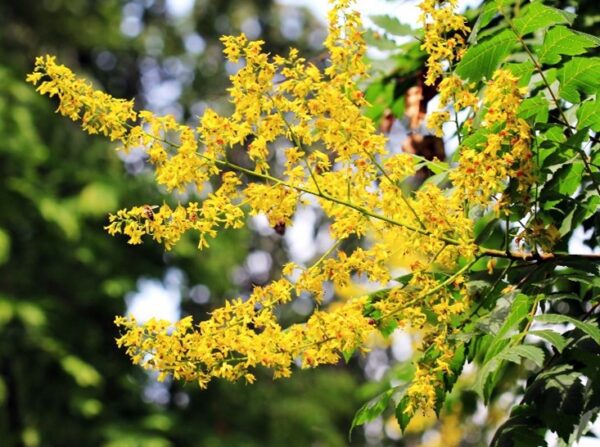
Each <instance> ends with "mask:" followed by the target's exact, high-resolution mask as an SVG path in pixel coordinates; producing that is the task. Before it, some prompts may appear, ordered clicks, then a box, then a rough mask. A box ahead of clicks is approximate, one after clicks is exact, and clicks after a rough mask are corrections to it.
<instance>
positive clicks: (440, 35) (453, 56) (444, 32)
mask: <svg viewBox="0 0 600 447" xmlns="http://www.w3.org/2000/svg"><path fill="white" fill-rule="evenodd" d="M456 3H457V1H456V0H423V1H422V2H421V3H420V4H419V9H421V15H420V17H419V22H420V23H421V25H423V28H424V30H425V34H424V36H423V44H422V45H421V49H422V50H425V52H426V53H427V54H428V57H427V63H426V65H427V75H426V77H425V84H427V85H434V84H435V82H436V80H437V79H438V78H439V77H440V76H441V75H442V73H443V72H444V70H445V69H448V68H449V67H450V65H451V64H453V63H455V62H457V61H459V60H460V58H461V57H462V55H463V53H464V51H465V48H466V41H465V37H466V35H467V34H468V33H469V32H470V31H471V30H470V28H469V27H468V26H467V24H466V19H465V18H464V17H463V16H461V15H459V14H456V13H455V9H456Z"/></svg>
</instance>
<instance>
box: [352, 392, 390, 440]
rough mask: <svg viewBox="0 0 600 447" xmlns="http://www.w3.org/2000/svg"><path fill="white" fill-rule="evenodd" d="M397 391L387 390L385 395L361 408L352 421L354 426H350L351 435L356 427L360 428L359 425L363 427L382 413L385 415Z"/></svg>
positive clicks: (382, 394)
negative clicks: (384, 412)
mask: <svg viewBox="0 0 600 447" xmlns="http://www.w3.org/2000/svg"><path fill="white" fill-rule="evenodd" d="M396 391H397V389H396V388H390V389H389V390H385V391H384V392H383V393H381V394H380V395H378V396H376V397H375V398H373V399H371V400H370V401H369V402H367V403H366V404H364V405H363V406H362V407H360V408H359V409H358V411H357V412H356V414H355V415H354V419H352V425H351V426H350V434H351V433H352V430H353V429H354V427H358V426H359V425H363V424H364V423H365V422H369V421H372V420H373V419H375V418H376V417H377V416H379V415H380V414H381V413H383V411H384V410H385V409H386V408H387V406H388V404H389V403H390V399H391V398H392V396H393V395H394V393H395V392H396Z"/></svg>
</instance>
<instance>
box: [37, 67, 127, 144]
mask: <svg viewBox="0 0 600 447" xmlns="http://www.w3.org/2000/svg"><path fill="white" fill-rule="evenodd" d="M27 82H31V83H32V84H33V85H36V86H37V89H36V90H37V91H38V92H39V93H40V94H42V95H48V96H50V97H53V96H57V97H58V100H59V106H58V109H57V112H59V113H60V114H61V115H63V116H67V117H69V118H71V119H72V120H73V121H77V120H81V123H82V127H83V129H84V130H85V131H86V132H88V133H90V134H98V133H99V134H102V135H104V136H106V137H109V138H110V140H111V141H114V140H123V138H124V137H125V134H126V133H127V122H128V121H129V120H135V119H136V113H135V111H134V110H133V101H126V100H124V99H115V98H113V97H112V96H110V95H108V94H106V93H104V92H101V91H99V90H95V89H94V88H93V87H92V85H91V84H90V83H89V82H87V81H85V80H84V79H81V78H78V77H76V76H75V75H74V74H73V72H72V71H71V70H69V69H68V68H67V67H65V66H64V65H60V64H57V63H56V58H55V57H54V56H40V57H38V58H36V60H35V69H34V71H33V72H32V73H30V74H29V75H28V76H27Z"/></svg>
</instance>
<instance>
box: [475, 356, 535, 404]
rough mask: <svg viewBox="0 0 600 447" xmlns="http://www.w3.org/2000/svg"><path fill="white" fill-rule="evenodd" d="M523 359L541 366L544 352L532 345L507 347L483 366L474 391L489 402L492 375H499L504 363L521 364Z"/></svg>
mask: <svg viewBox="0 0 600 447" xmlns="http://www.w3.org/2000/svg"><path fill="white" fill-rule="evenodd" d="M522 358H526V359H529V360H531V361H532V362H533V363H535V364H536V365H538V366H541V365H542V364H543V363H544V351H542V350H541V349H540V348H538V347H537V346H531V345H517V346H510V345H507V346H505V347H504V348H503V349H502V351H500V352H499V353H498V354H497V355H495V356H493V357H491V358H490V360H489V361H488V362H486V363H484V364H483V367H482V368H481V370H480V371H479V373H478V374H477V378H476V379H475V384H474V385H473V389H474V391H475V392H476V393H477V394H479V395H480V396H481V397H483V399H484V400H485V401H486V402H487V400H488V398H489V395H490V394H491V392H492V390H493V386H486V383H487V382H488V379H489V378H490V375H491V374H492V373H494V374H497V372H498V371H499V370H500V367H501V366H502V362H503V361H509V362H513V363H517V364H519V363H520V362H521V359H522Z"/></svg>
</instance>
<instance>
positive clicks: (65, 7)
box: [0, 0, 597, 447]
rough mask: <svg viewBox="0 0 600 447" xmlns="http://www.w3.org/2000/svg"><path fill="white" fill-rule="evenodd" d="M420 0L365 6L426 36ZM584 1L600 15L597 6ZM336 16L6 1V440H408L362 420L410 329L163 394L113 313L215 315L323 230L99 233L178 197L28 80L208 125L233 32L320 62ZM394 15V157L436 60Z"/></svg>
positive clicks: (381, 68)
mask: <svg viewBox="0 0 600 447" xmlns="http://www.w3.org/2000/svg"><path fill="white" fill-rule="evenodd" d="M414 3H415V2H406V1H400V2H398V1H397V2H390V1H387V2H386V1H383V0H381V1H379V0H378V1H371V0H369V1H366V0H363V1H362V2H359V6H360V8H361V9H362V10H363V12H366V13H367V14H390V15H391V16H394V17H401V18H402V21H403V22H405V23H412V24H414V23H415V20H416V17H417V11H416V8H415V6H414ZM462 3H463V7H466V6H468V5H471V6H473V5H476V4H478V3H479V2H478V1H471V2H462ZM582 3H585V4H586V5H587V4H589V5H592V6H591V8H594V6H593V4H594V1H593V0H592V1H590V2H582ZM326 9H327V2H326V1H325V0H321V1H312V2H304V1H300V0H286V1H272V0H236V1H233V0H212V1H209V0H132V1H125V0H102V1H95V0H19V1H11V0H3V1H0V446H1V447H5V446H7V447H10V446H23V447H45V446H52V447H55V446H56V447H61V446H67V447H68V446H86V447H87V446H103V447H138V446H139V447H168V446H182V447H183V446H202V447H213V446H214V447H219V446H247V447H252V446H283V445H286V446H288V447H295V446H299V447H303V446H344V445H365V444H370V445H405V444H404V443H405V442H408V441H398V438H399V431H398V428H397V424H394V423H393V420H394V418H393V416H392V417H391V418H390V419H388V420H381V419H379V420H377V421H376V422H375V423H372V424H370V425H368V426H367V427H366V428H365V429H364V430H363V429H362V428H360V429H357V430H355V431H354V433H353V436H352V440H351V441H349V440H348V429H349V427H350V425H351V421H352V418H353V416H354V413H355V411H356V410H357V409H358V408H359V407H360V405H362V404H363V403H364V402H365V401H366V400H367V399H369V398H370V397H372V396H373V395H375V394H376V392H377V390H378V387H379V385H378V384H377V382H376V380H380V379H382V378H383V377H385V378H387V379H388V380H391V379H390V377H391V378H392V379H393V378H394V377H397V376H399V375H400V374H401V371H402V370H401V368H402V362H403V361H406V360H407V359H408V358H409V357H410V354H411V348H410V339H407V337H406V336H403V335H402V334H397V336H396V335H395V336H394V337H392V340H391V343H390V344H389V345H387V346H382V347H379V348H375V349H374V350H373V351H372V352H371V353H370V354H369V355H368V356H367V357H364V358H361V359H353V360H352V361H351V362H350V364H349V365H348V366H346V365H340V366H334V367H328V368H321V369H319V370H316V371H299V370H298V371H296V372H295V374H294V377H293V379H291V380H280V381H276V382H273V381H272V380H271V378H270V375H269V373H268V372H264V373H261V374H260V375H259V380H258V381H257V383H256V384H254V385H252V386H246V385H244V384H230V383H225V382H214V383H211V386H210V387H209V389H208V390H206V391H202V392H201V391H200V390H199V389H198V388H197V386H196V385H195V384H190V385H184V384H181V383H173V382H171V381H168V380H167V381H166V382H164V383H158V382H157V381H156V380H155V377H153V376H150V375H148V374H147V373H145V372H144V371H142V370H141V369H140V368H137V367H134V366H132V365H131V364H130V363H129V361H128V359H127V358H126V356H125V355H124V354H123V352H120V351H119V350H118V349H117V347H116V345H115V342H114V339H115V337H116V336H118V333H117V331H116V329H115V327H114V326H113V323H112V322H113V319H114V317H115V315H119V314H124V313H127V312H132V313H134V314H135V315H136V316H137V317H138V318H139V319H141V320H145V319H148V318H150V317H152V316H157V317H161V318H166V319H170V320H176V319H178V318H180V316H182V315H189V314H191V315H194V316H195V318H196V319H202V318H204V316H205V315H206V313H207V312H209V311H210V310H211V309H212V308H214V307H216V306H219V305H220V304H221V303H222V302H223V300H224V299H225V298H231V297H234V296H239V295H242V296H243V295H246V294H248V293H249V291H250V290H251V287H252V285H253V284H264V283H266V282H268V281H269V280H270V279H272V278H273V277H274V275H275V272H276V271H277V269H278V268H279V266H280V265H281V264H282V262H283V261H284V260H286V259H288V258H292V259H293V260H295V261H296V262H299V263H307V262H310V261H311V260H312V259H314V258H315V257H316V256H318V255H319V253H321V252H322V251H323V250H324V249H325V248H327V247H328V246H329V244H330V241H329V239H328V236H327V228H326V225H325V223H324V222H322V221H321V220H320V216H319V215H318V213H317V212H316V211H315V210H314V209H312V208H311V207H310V206H307V207H305V208H303V209H301V210H300V211H299V213H298V216H297V219H298V225H296V224H295V225H294V226H292V227H290V228H288V229H287V230H286V232H285V234H284V235H280V234H278V233H276V232H275V231H274V230H273V229H271V228H270V227H269V226H268V224H267V223H266V220H261V219H260V218H257V219H254V220H253V221H252V222H251V223H250V225H249V228H248V229H246V230H243V231H237V232H225V233H223V234H222V235H221V236H220V237H219V238H217V239H216V240H215V241H213V242H212V244H211V248H210V249H209V250H205V251H203V252H202V253H199V252H198V251H197V249H196V241H195V240H194V239H193V238H184V240H182V241H181V242H180V243H179V244H178V245H177V246H176V247H175V249H174V250H173V251H171V252H168V253H165V252H164V250H163V249H162V248H161V247H160V246H157V245H156V244H153V243H146V244H144V245H141V246H130V245H127V244H126V243H125V240H124V239H122V238H111V237H109V236H108V235H107V233H106V232H105V231H104V230H103V226H104V225H106V214H107V213H108V212H110V211H114V210H116V209H119V208H123V207H129V206H132V205H135V204H141V203H161V202H162V201H163V200H164V199H165V198H164V196H163V195H161V191H159V190H158V189H157V188H156V186H155V185H154V183H153V181H152V175H151V173H150V171H149V169H148V167H147V165H146V163H145V161H144V157H143V154H141V153H137V152H135V151H134V152H132V153H131V154H130V155H128V156H126V157H123V156H119V155H118V154H117V153H116V152H115V151H114V150H113V147H112V146H111V145H110V144H109V143H107V141H106V140H104V139H103V138H96V137H91V136H89V135H86V134H84V133H83V132H82V131H81V130H80V129H79V127H78V126H77V125H76V124H74V123H72V122H70V121H69V120H66V119H64V118H61V117H59V116H57V115H56V114H54V112H53V110H54V108H55V104H53V103H52V102H51V101H48V100H47V98H42V97H40V96H39V95H38V94H37V93H35V91H34V89H33V88H31V86H29V85H27V84H25V82H24V78H25V76H26V74H27V73H28V72H29V71H30V70H31V69H32V65H33V60H34V58H35V56H38V55H41V54H45V53H50V54H55V55H57V59H58V60H59V61H60V62H61V63H64V64H66V65H68V66H69V67H71V68H72V69H73V70H74V71H76V72H78V73H80V74H82V75H84V76H86V77H87V78H88V79H90V80H92V81H93V82H94V83H95V84H96V85H97V86H98V87H99V88H102V89H104V90H106V91H107V92H109V93H111V94H112V95H114V96H117V97H123V98H135V99H136V104H137V106H138V107H139V108H148V109H151V110H153V111H154V112H156V113H159V114H166V113H171V114H173V115H175V116H176V117H177V118H178V119H179V120H181V121H185V122H189V123H191V124H194V123H195V122H196V121H197V118H198V116H199V115H201V114H202V113H203V111H204V110H205V108H206V107H208V106H210V107H213V108H215V109H217V110H218V111H221V112H226V111H227V109H228V104H227V98H226V97H225V96H224V95H223V94H224V92H225V89H226V88H227V86H228V82H227V76H228V75H229V74H231V73H233V72H234V71H235V70H236V69H237V67H236V66H234V65H232V64H229V63H228V64H226V63H225V62H224V59H223V57H222V55H221V49H222V47H221V44H220V42H219V40H218V39H219V37H220V36H221V35H222V34H237V33H239V32H244V33H246V35H247V36H248V37H249V38H251V39H258V38H260V39H264V40H265V41H266V42H267V49H268V51H270V52H272V53H279V52H286V51H287V48H288V47H290V46H295V47H298V48H299V49H300V50H301V52H302V53H303V54H305V55H307V57H308V58H310V57H312V56H317V55H319V54H320V53H321V52H322V41H323V39H324V37H325V32H326V27H325V24H324V17H325V12H326ZM596 10H597V8H596ZM596 10H594V11H596ZM396 21H397V19H396ZM393 23H395V22H393ZM393 23H392V24H391V25H390V23H389V22H385V21H383V22H382V21H381V20H375V21H371V20H369V19H367V24H368V25H369V26H370V27H372V28H374V29H375V31H370V32H369V34H368V36H367V37H368V39H369V41H370V43H371V44H372V45H373V49H372V50H371V56H372V57H373V58H374V59H375V62H374V65H375V68H376V70H377V73H378V75H377V76H376V77H375V78H374V79H375V80H374V81H373V83H372V84H371V85H370V87H369V88H370V91H369V95H370V98H369V99H370V100H371V101H372V102H373V104H374V107H373V108H372V110H370V111H369V113H371V115H372V116H373V118H374V119H376V120H378V121H379V120H382V123H383V124H382V130H384V131H386V132H390V135H391V136H392V142H393V144H394V145H395V146H394V148H395V149H394V150H399V148H400V145H401V144H403V142H402V141H399V140H398V139H406V132H405V130H406V129H404V130H403V129H402V120H403V119H404V121H405V122H406V121H407V119H406V116H407V114H408V113H409V111H408V110H406V109H405V106H406V105H407V104H408V102H407V99H408V93H407V92H408V90H409V88H410V87H412V86H414V85H417V84H419V82H418V80H419V77H420V73H421V72H422V60H423V59H422V55H421V54H420V52H419V50H418V44H416V43H415V42H414V41H412V42H411V43H406V44H405V42H406V40H404V39H403V37H398V36H394V33H393V29H394V26H393ZM596 23H597V21H594V22H593V23H592V25H590V26H592V27H595V26H596ZM378 25H384V28H378ZM390 29H391V32H390ZM592 29H593V28H592ZM588 32H590V31H588ZM400 34H401V33H399V35H400ZM398 44H402V45H405V46H404V47H403V49H402V51H401V52H400V53H397V55H396V56H395V57H394V58H386V59H384V60H380V61H377V60H376V59H377V57H378V55H381V54H385V51H389V50H391V49H394V48H396V49H397V48H398ZM390 85H391V86H392V87H391V88H390V87H389V86H390ZM429 99H431V97H425V99H424V100H422V104H420V105H419V107H417V111H421V112H422V111H423V110H422V109H424V108H425V109H426V108H427V103H428V102H429ZM409 118H410V117H409ZM421 118H422V117H421ZM386 120H387V124H386ZM417 124H418V125H420V123H417ZM394 126H395V127H394ZM398 129H399V130H398ZM403 132H404V133H403ZM394 138H396V139H397V140H394ZM432 145H433V146H435V145H436V143H435V142H434V143H432ZM444 145H445V147H446V152H448V153H449V152H451V150H452V147H453V142H452V140H447V141H444V142H443V144H442V146H441V147H442V152H441V155H442V156H441V157H440V158H443V156H444ZM433 146H432V147H433ZM436 147H438V149H439V144H438V146H436ZM420 150H423V154H425V155H426V154H429V152H427V150H428V149H427V148H425V149H423V148H421V149H420ZM430 152H431V150H430ZM434 152H435V151H434ZM437 154H438V155H439V151H438V152H437ZM430 155H431V156H433V155H434V154H433V153H432V154H430ZM427 156H428V157H429V155H427ZM173 199H174V200H177V197H174V198H173ZM332 295H333V292H332V291H328V295H327V296H328V299H331V297H332ZM311 310H312V303H311V301H310V300H308V299H306V300H304V299H299V300H297V301H296V302H294V303H293V304H292V305H291V306H290V307H289V308H287V309H284V311H283V313H282V315H281V318H282V320H283V321H284V322H288V323H290V322H296V321H301V320H302V319H303V318H305V317H306V315H308V314H309V313H310V312H311ZM392 365H395V367H394V368H396V369H394V368H392ZM399 368H400V369H399ZM390 421H391V422H390ZM484 422H485V421H484ZM434 423H435V422H429V424H430V425H429V426H432V425H433V424H434ZM482 423H483V422H482ZM429 426H427V425H425V426H424V427H425V428H427V427H429ZM422 429H423V427H420V428H416V429H415V432H417V433H420V432H421V431H422ZM439 433H441V430H440V431H439ZM419 436H420V435H419ZM430 438H431V436H430ZM407 439H410V437H409V438H407ZM415 439H416V438H415ZM415 439H413V441H411V443H410V445H416V444H417V443H418V442H417V441H416V440H415ZM431 439H433V438H431ZM431 439H430V440H431ZM435 439H441V438H440V437H439V436H438V438H435ZM479 440H480V438H477V437H475V438H473V439H472V442H471V441H469V442H468V443H467V444H465V445H476V444H477V443H478V442H479ZM419 442H420V441H419ZM427 445H436V444H432V443H431V442H429V444H427ZM450 445H454V444H451V443H449V444H447V446H448V447H449V446H450ZM456 445H458V444H456Z"/></svg>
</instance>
